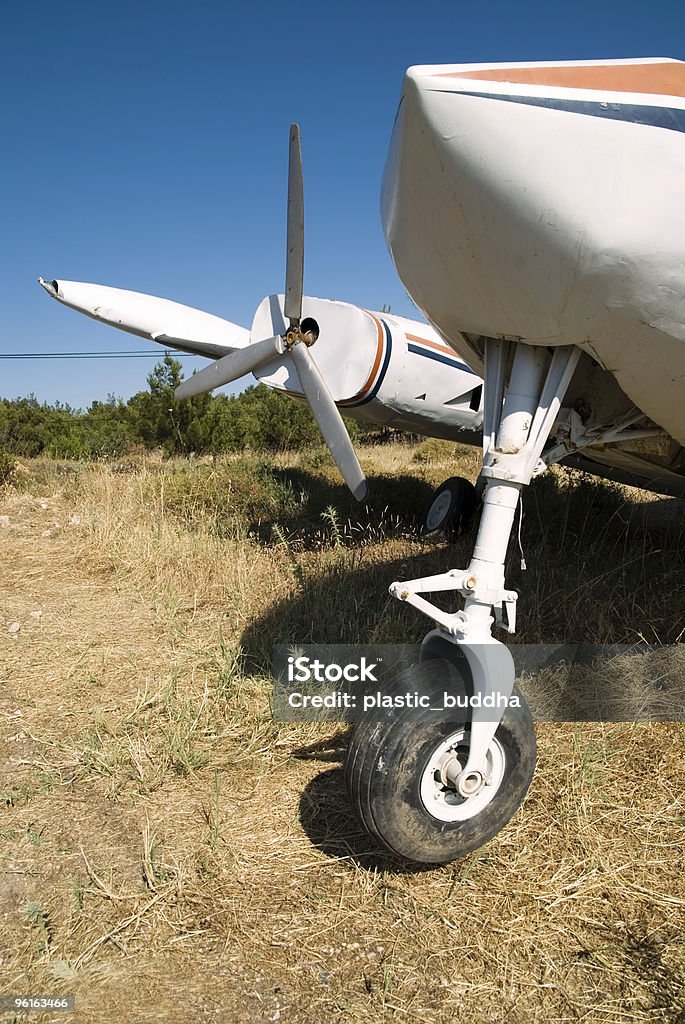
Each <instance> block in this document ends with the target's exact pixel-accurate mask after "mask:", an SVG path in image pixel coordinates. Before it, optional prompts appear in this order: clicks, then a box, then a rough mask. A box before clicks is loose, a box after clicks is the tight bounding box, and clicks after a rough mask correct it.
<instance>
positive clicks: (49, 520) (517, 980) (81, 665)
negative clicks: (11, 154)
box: [0, 442, 685, 1024]
mask: <svg viewBox="0 0 685 1024" xmlns="http://www.w3.org/2000/svg"><path fill="white" fill-rule="evenodd" d="M362 462H363V465H364V468H365V469H366V471H367V473H368V475H369V479H370V491H371V498H370V505H369V506H368V508H365V509H360V508H358V507H354V503H353V501H352V499H350V498H348V496H347V495H346V493H345V491H344V489H343V488H342V487H341V486H340V485H339V484H338V483H337V481H336V478H335V475H334V473H333V472H332V470H331V466H330V464H329V461H328V458H327V456H326V455H325V454H323V453H321V452H319V451H318V450H314V451H311V452H305V453H303V454H301V455H299V456H292V457H287V456H279V457H278V458H277V459H276V460H275V461H274V460H271V461H270V460H268V459H266V458H263V457H261V456H256V455H250V454H245V455H244V456H241V457H235V458H230V459H225V460H221V461H217V462H215V463H209V462H208V463H203V464H193V463H190V462H187V461H182V460H178V461H168V462H162V461H161V460H158V459H155V458H154V457H151V456H147V457H135V458H131V459H130V460H128V461H127V462H121V463H115V464H110V465H77V464H70V463H55V462H47V461H45V462H42V461H36V462H27V463H25V464H24V465H21V466H19V467H18V468H17V470H16V471H15V473H14V476H13V479H12V480H11V481H10V483H9V484H7V485H6V486H5V488H4V489H3V490H2V492H0V506H1V507H0V515H2V516H4V517H5V518H2V519H0V537H1V538H2V543H3V551H4V559H3V573H2V579H1V580H0V700H1V707H2V713H3V733H2V746H1V747H0V771H1V778H2V782H1V784H0V791H1V792H2V796H3V816H2V823H1V825H0V843H1V846H0V849H1V858H0V911H1V913H0V978H1V979H2V980H1V982H0V991H2V992H19V993H24V994H29V993H34V994H47V993H53V994H57V993H70V994H75V995H76V1000H77V1008H78V1010H77V1014H76V1018H75V1019H76V1020H78V1021H79V1022H81V1021H83V1022H91V1021H92V1022H96V1021H114V1020H116V1021H124V1022H129V1021H130V1022H133V1021H140V1022H143V1021H169V1022H177V1021H178V1022H186V1021H188V1022H190V1021H202V1020H208V1021H209V1020H211V1021H219V1022H234V1021H235V1022H242V1021H244V1022H248V1024H253V1022H254V1024H256V1022H263V1021H273V1022H277V1021H280V1022H282V1024H290V1022H293V1024H299V1022H302V1024H333V1022H336V1024H337V1022H341V1024H342V1022H348V1021H349V1022H367V1021H369V1022H375V1021H397V1022H408V1021H420V1022H425V1024H443V1022H455V1024H462V1022H464V1024H466V1022H469V1024H481V1022H507V1024H529V1022H543V1021H544V1022H562V1021H563V1022H566V1021H587V1022H591V1024H595V1022H597V1024H625V1022H626V1021H637V1022H655V1024H656V1022H659V1024H662V1022H663V1024H682V1022H685V991H684V988H683V985H684V983H685V947H684V943H685V929H684V927H683V925H684V922H685V883H684V882H683V878H684V873H683V867H684V866H685V865H684V854H683V849H684V845H683V842H684V838H685V836H684V830H683V826H684V824H685V808H684V805H683V795H684V789H685V755H684V753H683V747H684V743H685V727H684V726H683V725H682V724H666V723H661V724H639V725H636V724H615V725H606V724H605V725H601V724H582V725H581V724H552V723H545V724H541V725H539V726H538V744H539V757H538V768H537V772H536V776H535V779H534V782H533V786H532V788H531V790H530V793H529V795H528V797H527V799H526V801H525V804H524V807H523V810H522V811H521V812H519V814H518V815H517V816H516V817H515V818H514V820H513V821H512V822H511V823H510V825H509V826H508V827H506V828H505V829H504V830H503V831H502V832H501V833H500V835H499V836H498V837H497V838H496V839H495V840H493V841H492V842H491V843H490V844H488V845H487V846H486V847H485V848H483V849H482V850H480V851H478V852H476V853H475V854H473V855H471V856H470V857H468V858H466V859H465V860H463V861H460V862H457V863H455V864H452V865H449V866H447V867H443V868H438V869H416V868H408V867H403V866H402V865H399V864H397V863H395V862H393V861H391V860H389V859H386V858H384V857H383V856H381V855H379V853H378V852H377V851H376V850H374V849H373V847H372V845H371V843H370V841H369V840H368V839H367V838H366V836H365V835H364V834H362V832H361V830H360V829H359V827H358V826H357V823H356V821H355V820H354V818H353V817H352V816H351V812H350V810H349V807H348V805H347V800H346V797H345V792H344V783H343V773H342V762H343V759H344V752H345V744H346V735H345V733H344V731H343V730H342V729H338V728H336V727H335V726H330V725H329V726H323V725H305V724H291V725H279V724H276V723H274V722H273V721H272V720H271V717H270V712H269V692H270V681H269V677H268V665H269V660H270V651H271V646H272V644H273V643H274V642H277V641H299V642H307V641H313V640H316V641H329V642H333V641H340V640H344V641H346V642H355V641H361V642H364V641H374V642H384V641H397V640H406V639H409V640H412V641H415V640H419V639H420V638H421V636H422V635H423V634H424V633H425V632H426V628H427V625H426V622H425V621H423V620H422V619H421V617H420V616H419V615H418V614H415V613H414V612H413V611H412V610H411V609H409V608H407V607H406V606H401V605H399V603H398V602H395V601H393V600H392V599H391V598H390V597H389V596H388V595H387V586H388V584H389V583H390V582H392V581H393V580H394V579H400V578H403V577H405V578H411V577H415V576H418V575H424V574H427V573H431V572H439V571H442V570H444V569H446V568H449V567H451V566H455V565H464V564H465V560H466V559H467V558H468V555H469V552H470V546H471V545H472V542H473V536H472V535H471V536H468V537H465V538H464V539H463V540H460V541H459V542H458V543H457V544H453V545H451V546H449V547H448V546H447V545H446V544H444V543H442V542H439V541H427V540H418V539H417V538H416V536H415V534H414V530H413V527H414V522H415V517H416V516H417V514H418V512H419V511H420V509H421V507H422V505H423V504H424V502H425V500H426V497H427V496H428V494H429V493H430V489H431V487H432V486H434V485H435V484H437V483H439V482H440V481H441V480H442V479H444V478H445V477H447V476H449V475H454V474H455V473H461V474H463V475H467V476H470V477H471V478H472V479H473V478H474V477H475V474H476V472H477V469H478V463H477V459H476V457H475V455H474V453H472V452H471V451H469V450H468V449H458V448H457V449H454V448H453V447H450V446H447V445H445V444H443V443H439V442H438V443H436V442H426V443H424V444H423V445H421V446H418V447H417V446H413V447H412V446H407V445H393V446H385V447H378V448H369V449H366V450H365V451H363V452H362ZM684 540H685V526H684V525H683V506H682V503H675V502H671V501H669V500H666V499H664V500H661V499H656V498H655V497H654V496H649V495H642V494H639V493H638V492H630V491H628V490H627V489H625V488H618V487H610V486H608V485H604V484H601V483H597V482H592V481H589V480H588V479H587V478H584V477H582V476H580V475H579V474H574V473H571V472H566V471H562V470H559V471H556V472H555V473H554V474H550V475H549V476H548V477H547V478H543V479H541V480H539V481H538V482H537V483H536V485H535V486H534V488H532V490H531V493H530V494H529V495H528V496H527V498H526V503H525V518H524V524H523V543H524V550H525V553H526V560H527V562H528V570H527V571H526V572H525V573H522V572H521V571H520V568H519V565H518V561H519V558H518V556H517V557H512V564H511V566H510V571H509V576H508V579H509V583H510V585H511V586H512V587H515V588H517V589H519V590H520V592H521V595H522V596H521V599H520V601H519V606H520V608H519V615H520V619H521V630H520V634H519V637H518V639H520V640H522V641H528V642H538V641H545V642H554V641H566V640H569V639H572V640H589V641H593V642H601V643H604V642H613V643H632V642H634V641H635V640H636V639H638V638H640V637H642V638H644V639H646V640H648V641H649V642H653V643H658V642H660V643H671V642H674V641H677V640H679V639H680V638H681V636H682V632H683V629H684V628H685V600H684V597H683V593H684V588H683V578H684V573H683V550H684V543H683V542H684ZM515 555H516V552H515ZM5 1019H7V1020H12V1019H13V1018H12V1015H11V1014H10V1015H9V1016H8V1017H7V1018H5ZM18 1019H23V1018H18ZM31 1019H33V1020H36V1021H40V1020H43V1021H48V1020H50V1021H53V1020H54V1021H64V1020H69V1019H71V1018H69V1017H65V1016H64V1015H56V1014H53V1015H52V1016H51V1015H44V1016H42V1017H41V1016H38V1015H34V1016H32V1018H31Z"/></svg>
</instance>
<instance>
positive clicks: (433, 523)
mask: <svg viewBox="0 0 685 1024" xmlns="http://www.w3.org/2000/svg"><path fill="white" fill-rule="evenodd" d="M451 504H452V495H451V494H450V492H449V491H443V492H442V494H437V495H436V497H435V500H434V501H433V502H432V504H431V507H430V508H429V509H428V512H427V513H426V529H427V530H428V531H432V530H438V529H439V528H440V527H441V526H442V525H443V523H444V521H445V519H446V518H447V513H448V512H449V510H450V505H451Z"/></svg>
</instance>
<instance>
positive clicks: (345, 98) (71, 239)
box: [0, 0, 685, 406]
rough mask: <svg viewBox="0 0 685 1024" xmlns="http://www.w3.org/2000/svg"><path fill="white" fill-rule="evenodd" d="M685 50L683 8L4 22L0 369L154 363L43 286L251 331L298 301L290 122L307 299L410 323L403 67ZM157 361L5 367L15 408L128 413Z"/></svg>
mask: <svg viewBox="0 0 685 1024" xmlns="http://www.w3.org/2000/svg"><path fill="white" fill-rule="evenodd" d="M684 29H685V9H683V8H680V9H679V6H678V5H676V4H675V3H674V2H673V0H670V2H664V0H655V2H651V3H649V4H647V3H641V4H637V3H634V2H632V0H625V2H623V3H619V2H612V3H601V2H599V3H597V2H595V3H589V2H586V0H580V2H576V3H573V4H565V5H563V6H561V5H553V4H550V3H549V2H545V3H541V2H531V3H525V2H524V3H512V2H507V3H504V2H500V0H491V2H488V3H482V2H481V3H473V2H469V3H462V2H451V3H447V2H436V0H422V2H421V3H417V2H413V3H408V2H405V0H399V2H395V3H382V4H375V3H372V2H367V3H360V2H358V0H352V2H348V3H345V4H330V3H324V2H318V3H314V2H310V0H306V2H303V3H297V2H295V0H292V2H282V3H275V2H271V0H267V2H264V3H259V4H248V3H232V2H219V0H195V2H194V3H189V2H187V0H186V2H182V3H181V2H178V0H165V2H163V3H162V2H159V0H148V2H145V0H139V2H137V3H132V2H130V0H117V3H116V4H109V3H104V2H94V0H90V2H88V3H86V2H83V0H64V2H63V3H61V4H56V3H54V0H53V2H51V3H47V2H45V0H32V2H31V3H24V4H21V3H13V4H10V3H7V4H6V5H3V11H2V21H1V32H2V38H1V41H0V81H1V82H2V96H3V102H2V109H1V110H0V130H1V132H2V141H3V151H4V153H3V158H2V161H1V162H0V195H1V196H2V210H3V216H2V239H3V257H2V273H1V274H0V302H1V304H2V320H1V327H0V352H16V351H37V350H41V351H42V350H48V351H49V350H52V351H64V350H69V351H93V350H98V349H103V350H111V349H118V350H122V349H126V350H131V351H140V350H141V349H144V348H145V347H146V345H147V343H146V342H144V341H142V340H141V339H136V338H131V337H130V336H128V335H125V334H120V333H118V332H116V331H114V330H113V329H111V328H107V327H104V326H102V325H99V324H96V323H95V322H93V321H90V320H88V319H86V318H84V317H81V316H79V315H78V314H77V313H74V312H72V311H71V310H68V309H65V308H63V307H60V306H58V305H57V304H56V303H54V302H52V301H50V300H49V298H48V297H47V296H46V295H45V294H44V292H43V291H42V290H41V289H40V288H39V287H38V285H37V284H36V278H37V277H38V275H42V276H44V277H48V278H52V277H62V278H65V279H72V280H82V281H97V282H100V283H103V284H111V285H115V286H118V287H122V288H133V289H137V290H139V291H144V292H151V293H152V294H157V295H163V296H165V297H167V298H173V299H176V300H177V301H179V302H185V303H187V304H188V305H191V306H197V307H199V308H201V309H206V310H209V311H210V312H213V313H217V314H219V315H221V316H225V317H227V318H228V319H232V320H235V321H236V322H238V323H242V324H244V325H245V326H249V325H250V323H251V321H252V315H253V312H254V309H255V308H256V306H257V304H258V302H259V301H260V299H261V298H262V297H263V296H264V295H266V294H268V293H269V292H273V291H279V290H282V288H283V278H284V247H285V241H284V235H285V191H286V180H287V140H288V127H289V124H290V122H291V121H293V120H297V121H299V122H300V125H301V128H302V145H303V158H304V175H305V202H306V265H305V290H306V291H307V292H308V293H309V294H313V295H320V296H327V297H334V298H340V299H345V300H347V301H350V302H356V303H359V304H360V305H364V306H367V307H371V308H376V309H377V308H379V307H380V306H381V305H382V304H383V303H389V304H390V305H391V306H392V309H393V311H394V312H397V313H400V314H404V315H409V316H411V315H412V311H413V307H412V305H411V302H410V300H409V299H408V297H407V296H406V295H405V292H404V289H403V287H402V285H401V282H400V281H399V280H398V278H397V276H396V274H395V272H394V269H393V267H392V264H391V261H390V257H389V256H388V253H387V250H386V247H385V242H384V239H383V234H382V229H381V224H380V214H379V194H380V183H381V176H382V171H383V165H384V161H385V153H386V148H387V144H388V141H389V135H390V131H391V127H392V122H393V118H394V115H395V109H396V106H397V101H398V98H399V92H400V86H401V81H402V74H403V72H404V70H405V68H406V67H408V66H409V65H411V64H422V63H423V64H428V63H442V62H445V63H447V62H455V63H456V62H464V61H476V60H519V59H520V60H525V59H528V60H539V59H573V58H593V57H597V58H602V57H631V56H644V57H646V56H672V57H681V58H682V57H684V56H685V44H684V43H683V38H684V37H683V30H684ZM150 348H152V346H150ZM160 356H161V352H160ZM153 362H154V361H153V360H152V359H151V360H140V359H131V360H78V361H69V362H67V361H31V362H27V361H6V360H2V361H0V375H1V378H0V395H3V396H8V397H16V396H19V395H25V394H28V393H29V392H34V393H35V394H36V395H37V397H38V398H39V399H41V400H47V401H55V400H60V401H63V402H69V403H70V404H72V405H76V406H86V405H88V404H89V402H91V401H92V400H93V399H103V398H105V397H106V395H107V394H108V393H110V392H112V393H114V394H117V395H121V396H123V397H128V396H129V395H131V394H133V393H134V392H135V391H138V390H140V389H141V388H143V387H144V386H145V376H146V374H147V373H148V372H149V370H150V369H151V368H152V365H153ZM200 362H201V361H200V360H187V361H186V366H187V368H188V369H187V372H190V368H191V367H192V366H193V365H200Z"/></svg>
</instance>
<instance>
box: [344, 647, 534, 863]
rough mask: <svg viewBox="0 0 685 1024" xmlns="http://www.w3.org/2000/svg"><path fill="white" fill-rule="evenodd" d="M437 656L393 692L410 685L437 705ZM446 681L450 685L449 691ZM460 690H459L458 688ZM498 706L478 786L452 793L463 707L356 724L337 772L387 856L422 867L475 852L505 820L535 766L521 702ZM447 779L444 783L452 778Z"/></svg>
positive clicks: (459, 761) (465, 736) (461, 746)
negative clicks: (469, 791)
mask: <svg viewBox="0 0 685 1024" xmlns="http://www.w3.org/2000/svg"><path fill="white" fill-rule="evenodd" d="M450 675H451V679H452V680H453V679H454V671H453V668H452V667H451V666H448V665H447V663H446V662H445V661H440V660H436V661H426V662H423V663H421V664H419V665H417V666H415V667H413V668H411V669H408V670H406V671H405V672H403V673H401V675H400V676H398V678H397V679H396V680H395V683H394V685H393V687H392V690H391V691H390V690H389V691H387V692H392V693H394V694H407V693H413V692H414V691H417V692H418V693H420V694H426V695H428V696H429V697H430V698H431V705H432V707H433V708H434V707H441V706H442V698H443V691H444V690H445V688H446V687H445V679H447V678H450ZM457 689H460V688H458V687H455V686H454V684H453V683H452V685H451V687H450V691H451V692H452V693H453V694H454V696H457V695H458V694H457V692H456V690H457ZM461 693H462V694H465V693H466V689H465V688H463V689H461ZM514 694H516V696H517V698H518V700H519V703H520V707H514V708H512V707H511V706H510V707H509V708H508V709H507V711H506V713H505V715H504V718H503V719H502V722H501V723H500V725H499V727H498V729H497V732H496V733H495V736H494V738H493V740H492V742H491V744H490V747H489V749H488V754H487V768H486V780H487V784H486V785H485V786H484V787H482V788H481V789H480V790H479V791H477V792H475V793H474V794H473V795H471V796H466V797H464V796H461V795H460V794H459V792H458V790H457V788H456V786H455V784H454V781H453V780H454V777H455V769H456V772H458V771H459V768H460V766H461V768H463V767H464V765H465V763H466V757H467V754H468V742H469V725H468V710H467V709H462V708H455V709H453V710H449V711H445V712H444V717H443V716H442V715H440V714H439V713H438V712H437V711H435V710H431V709H416V708H405V709H402V710H397V711H391V712H386V713H385V715H384V717H380V716H379V717H375V716H374V717H373V718H369V719H365V720H363V721H361V722H359V723H358V724H357V726H356V727H355V729H354V732H353V734H352V739H351V741H350V746H349V749H348V753H347V761H346V765H345V775H346V782H347V790H348V794H349V797H350V801H351V803H352V806H353V807H354V810H355V812H356V814H357V816H358V818H359V820H360V822H361V823H362V825H363V826H364V828H365V829H366V831H367V832H368V833H369V835H370V836H371V837H372V838H373V839H374V840H375V841H376V842H377V843H379V844H380V845H381V846H382V847H384V848H385V849H386V850H388V851H389V852H390V853H392V854H394V855H396V856H399V857H402V858H404V859H406V860H411V861H416V862H419V863H424V864H445V863H448V862H449V861H453V860H457V859H458V858H459V857H464V856H465V855H466V854H468V853H471V852H472V851H473V850H477V849H478V848H479V847H480V846H483V844H484V843H487V842H488V841H489V840H490V839H492V837H493V836H495V835H497V833H498V832H499V831H500V830H501V829H502V828H503V827H504V826H505V825H506V824H507V822H508V821H509V820H510V819H511V818H512V817H513V815H514V814H515V813H516V811H517V810H518V808H519V806H520V805H521V803H522V801H523V798H524V796H525V795H526V792H527V790H528V787H529V786H530V783H531V780H532V778H533V771H534V768H535V751H536V747H535V729H534V726H533V720H532V718H531V715H530V710H529V708H528V705H527V703H526V701H525V698H524V697H523V695H522V694H521V692H520V691H519V690H518V688H517V687H514ZM451 780H452V781H451Z"/></svg>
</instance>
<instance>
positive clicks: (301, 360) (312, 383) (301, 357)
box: [290, 342, 367, 501]
mask: <svg viewBox="0 0 685 1024" xmlns="http://www.w3.org/2000/svg"><path fill="white" fill-rule="evenodd" d="M290 355H291V356H292V359H293V362H294V363H295V367H296V369H297V375H298V377H299V378H300V384H301V385H302V390H303V391H304V394H305V397H306V398H307V401H308V402H309V406H310V408H311V410H312V414H313V416H314V419H315V420H316V422H317V424H318V426H319V430H320V431H321V433H322V434H323V439H324V441H325V442H326V444H327V445H328V450H329V451H330V453H331V455H332V456H333V459H334V461H335V464H336V466H337V467H338V469H339V470H340V472H341V473H342V477H343V479H344V481H345V483H346V484H347V486H348V487H349V489H350V490H351V491H352V493H353V494H354V496H355V498H356V499H357V501H363V500H364V498H365V497H366V492H367V488H366V479H365V477H364V473H363V471H362V468H361V466H360V465H359V460H358V459H357V455H356V453H355V450H354V447H353V446H352V442H351V441H350V435H349V434H348V433H347V430H346V429H345V424H344V423H343V419H342V416H341V415H340V413H339V411H338V407H337V405H336V404H335V402H334V401H333V397H332V395H331V393H330V391H329V390H328V387H327V385H326V382H325V380H324V379H323V377H322V376H321V372H320V371H319V368H318V366H317V365H316V363H315V362H314V359H313V357H312V355H311V353H310V351H309V349H308V348H307V346H306V345H304V344H303V343H301V342H300V343H299V344H297V345H293V347H292V348H291V349H290Z"/></svg>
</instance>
